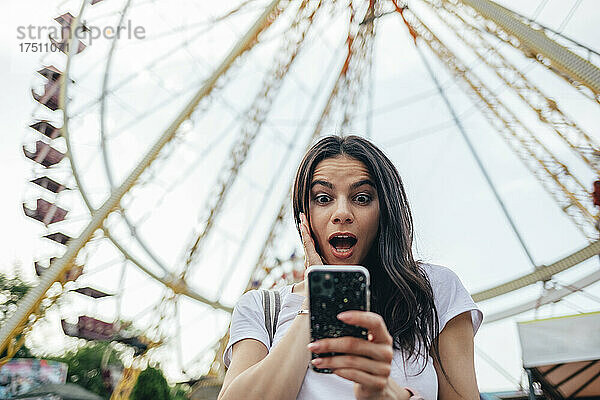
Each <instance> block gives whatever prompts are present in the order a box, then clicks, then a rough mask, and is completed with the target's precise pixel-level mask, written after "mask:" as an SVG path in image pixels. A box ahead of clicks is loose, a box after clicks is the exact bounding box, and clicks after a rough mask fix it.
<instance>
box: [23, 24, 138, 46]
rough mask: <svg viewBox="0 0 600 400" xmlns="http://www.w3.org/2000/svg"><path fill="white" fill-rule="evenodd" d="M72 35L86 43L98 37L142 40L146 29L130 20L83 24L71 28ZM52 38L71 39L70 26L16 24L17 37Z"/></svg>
mask: <svg viewBox="0 0 600 400" xmlns="http://www.w3.org/2000/svg"><path fill="white" fill-rule="evenodd" d="M72 34H73V36H74V37H75V38H76V39H79V40H85V41H86V42H87V44H88V45H91V44H92V43H93V41H95V40H97V39H99V38H105V39H129V40H131V39H135V40H142V39H145V38H146V29H145V28H144V27H143V26H140V25H136V26H134V25H133V23H132V22H131V20H128V21H127V23H126V24H123V25H119V26H116V27H115V26H110V25H108V26H103V27H99V26H95V25H87V24H86V23H85V21H84V22H83V24H81V25H80V26H78V27H77V28H75V29H74V30H73V33H72ZM49 37H50V38H53V39H55V40H59V41H60V42H62V43H64V42H65V39H66V40H70V39H71V28H70V26H64V25H63V26H55V25H49V26H43V25H27V26H25V25H21V26H17V39H18V40H29V41H31V42H35V41H41V40H45V39H48V38H49Z"/></svg>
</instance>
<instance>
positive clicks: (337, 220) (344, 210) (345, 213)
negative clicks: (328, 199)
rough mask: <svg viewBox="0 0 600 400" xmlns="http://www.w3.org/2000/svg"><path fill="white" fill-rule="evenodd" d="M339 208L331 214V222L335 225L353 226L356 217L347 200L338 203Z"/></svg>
mask: <svg viewBox="0 0 600 400" xmlns="http://www.w3.org/2000/svg"><path fill="white" fill-rule="evenodd" d="M336 203H337V207H336V208H335V210H334V211H333V214H331V221H332V222H333V223H334V224H351V223H352V222H353V221H354V215H352V211H350V207H349V205H348V202H347V201H346V200H340V201H337V202H336Z"/></svg>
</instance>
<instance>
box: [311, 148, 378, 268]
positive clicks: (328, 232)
mask: <svg viewBox="0 0 600 400" xmlns="http://www.w3.org/2000/svg"><path fill="white" fill-rule="evenodd" d="M309 217H310V226H311V229H312V232H313V233H314V236H315V239H316V241H317V243H318V248H319V249H320V255H321V257H322V258H323V261H324V263H325V264H330V265H332V264H333V265H335V264H347V265H360V263H361V262H362V261H363V260H364V258H365V257H366V255H367V254H368V253H369V249H370V248H371V245H372V244H373V240H374V239H375V236H376V235H377V230H378V227H379V198H378V196H377V190H376V189H375V183H374V182H373V179H372V177H371V176H370V174H369V171H368V169H367V167H366V166H365V164H363V163H362V162H361V161H358V160H356V159H354V158H351V157H348V156H338V157H335V158H327V159H325V160H322V161H321V162H319V163H318V164H317V166H316V168H315V171H314V173H313V177H312V181H311V186H310V201H309Z"/></svg>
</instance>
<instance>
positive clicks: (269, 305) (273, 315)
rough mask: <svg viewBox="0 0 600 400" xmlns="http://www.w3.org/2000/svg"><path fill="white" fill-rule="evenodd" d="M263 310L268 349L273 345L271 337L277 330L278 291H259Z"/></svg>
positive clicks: (279, 297)
mask: <svg viewBox="0 0 600 400" xmlns="http://www.w3.org/2000/svg"><path fill="white" fill-rule="evenodd" d="M261 294H262V299H263V309H264V311H265V328H267V332H268V333H269V347H270V346H271V345H272V344H273V337H275V331H276V330H277V320H278V318H279V311H280V310H281V295H280V293H279V291H278V290H266V289H263V290H261Z"/></svg>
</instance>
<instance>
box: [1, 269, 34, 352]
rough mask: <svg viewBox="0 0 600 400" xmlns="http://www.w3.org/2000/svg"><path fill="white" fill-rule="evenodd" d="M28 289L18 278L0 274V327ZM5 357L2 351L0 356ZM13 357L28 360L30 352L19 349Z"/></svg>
mask: <svg viewBox="0 0 600 400" xmlns="http://www.w3.org/2000/svg"><path fill="white" fill-rule="evenodd" d="M17 268H18V266H17V265H15V269H17ZM30 288H31V286H30V285H29V284H28V283H26V282H24V281H23V280H21V278H19V277H18V276H16V277H14V278H10V277H9V276H7V275H4V274H0V326H2V324H3V323H4V321H5V320H6V319H7V318H9V317H10V316H11V315H12V314H13V313H14V312H15V310H16V309H17V303H18V302H19V300H21V299H22V298H23V296H25V294H26V293H27V291H28V290H29V289H30ZM18 337H19V336H18ZM18 337H17V338H18ZM5 355H6V351H3V352H2V354H0V356H5ZM14 357H15V358H30V357H31V352H30V351H29V349H27V348H21V349H20V350H19V351H17V354H15V356H14Z"/></svg>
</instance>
